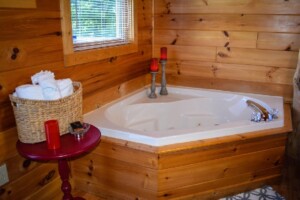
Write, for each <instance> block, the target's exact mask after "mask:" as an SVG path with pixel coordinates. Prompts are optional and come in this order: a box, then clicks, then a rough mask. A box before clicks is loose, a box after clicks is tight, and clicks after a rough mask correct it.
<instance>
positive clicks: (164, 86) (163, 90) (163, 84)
mask: <svg viewBox="0 0 300 200" xmlns="http://www.w3.org/2000/svg"><path fill="white" fill-rule="evenodd" d="M159 62H160V64H161V88H160V93H159V94H160V95H168V90H167V80H166V63H167V60H162V59H161V60H160V61H159Z"/></svg>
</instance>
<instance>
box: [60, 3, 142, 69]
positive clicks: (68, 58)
mask: <svg viewBox="0 0 300 200" xmlns="http://www.w3.org/2000/svg"><path fill="white" fill-rule="evenodd" d="M135 9H136V5H135V0H61V11H62V30H63V44H64V54H65V64H66V65H67V66H68V65H76V64H82V63H86V62H91V61H96V60H101V59H104V58H110V57H115V56H119V55H123V54H128V53H133V52H136V51H137V19H136V17H135V16H136V12H135Z"/></svg>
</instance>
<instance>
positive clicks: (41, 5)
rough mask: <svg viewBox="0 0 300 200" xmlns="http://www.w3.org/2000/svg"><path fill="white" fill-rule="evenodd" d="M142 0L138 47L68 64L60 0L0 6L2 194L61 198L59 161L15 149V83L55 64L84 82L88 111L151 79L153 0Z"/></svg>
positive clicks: (61, 73) (54, 67) (27, 80)
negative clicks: (4, 167)
mask: <svg viewBox="0 0 300 200" xmlns="http://www.w3.org/2000/svg"><path fill="white" fill-rule="evenodd" d="M34 1H35V0H30V1H28V3H29V2H30V5H28V6H29V7H32V5H33V3H34ZM137 1H138V16H139V19H138V43H139V50H138V52H136V53H133V54H129V55H126V56H120V57H113V58H109V59H105V60H100V61H97V62H92V63H86V64H83V65H79V66H73V67H64V62H63V46H62V32H61V23H60V21H61V19H60V8H59V0H36V2H35V4H36V6H34V7H33V8H26V7H28V6H27V5H26V2H18V1H15V2H16V4H15V5H16V7H17V6H19V7H23V8H3V7H1V6H0V105H1V106H0V119H1V121H0V165H1V164H4V163H6V165H7V168H8V175H9V179H10V182H9V183H8V184H6V185H4V186H2V187H0V199H23V198H25V197H26V198H28V199H55V198H57V199H61V198H60V197H61V196H60V195H61V192H60V184H61V183H60V179H59V178H58V171H57V164H56V163H51V162H49V163H40V162H34V161H30V160H26V159H24V158H22V157H21V156H19V154H18V153H17V151H16V148H15V144H16V141H17V132H16V128H15V121H14V115H13V112H12V108H11V105H10V102H9V98H8V94H11V93H12V92H13V90H14V89H15V87H16V86H18V85H21V84H25V83H30V77H31V75H33V74H35V73H37V72H39V71H41V70H51V71H53V72H54V73H55V74H56V77H57V78H58V79H60V78H68V77H69V78H71V79H73V80H75V81H80V82H81V83H82V84H83V101H84V105H83V107H84V112H87V111H89V110H91V109H94V108H96V106H101V105H102V104H104V103H107V102H109V101H111V100H112V99H115V98H118V97H120V96H122V95H124V94H126V93H128V92H130V91H132V90H135V89H137V88H140V87H142V86H144V85H145V84H148V83H149V80H150V78H149V77H147V76H145V75H146V74H147V73H148V67H149V63H150V58H151V57H152V2H151V0H137ZM21 4H22V5H21ZM0 5H1V4H0ZM10 7H14V6H13V5H11V4H10ZM148 79H149V80H148Z"/></svg>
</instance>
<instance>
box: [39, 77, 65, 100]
mask: <svg viewBox="0 0 300 200" xmlns="http://www.w3.org/2000/svg"><path fill="white" fill-rule="evenodd" d="M39 85H40V86H41V88H42V91H43V96H44V99H45V100H57V99H60V98H61V94H60V91H59V88H58V85H57V83H56V80H54V79H46V80H42V81H40V82H39Z"/></svg>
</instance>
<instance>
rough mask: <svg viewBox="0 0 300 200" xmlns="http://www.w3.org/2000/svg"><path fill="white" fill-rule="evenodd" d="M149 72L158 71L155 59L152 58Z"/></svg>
mask: <svg viewBox="0 0 300 200" xmlns="http://www.w3.org/2000/svg"><path fill="white" fill-rule="evenodd" d="M150 71H151V72H157V71H158V60H157V58H152V60H151V65H150Z"/></svg>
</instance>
